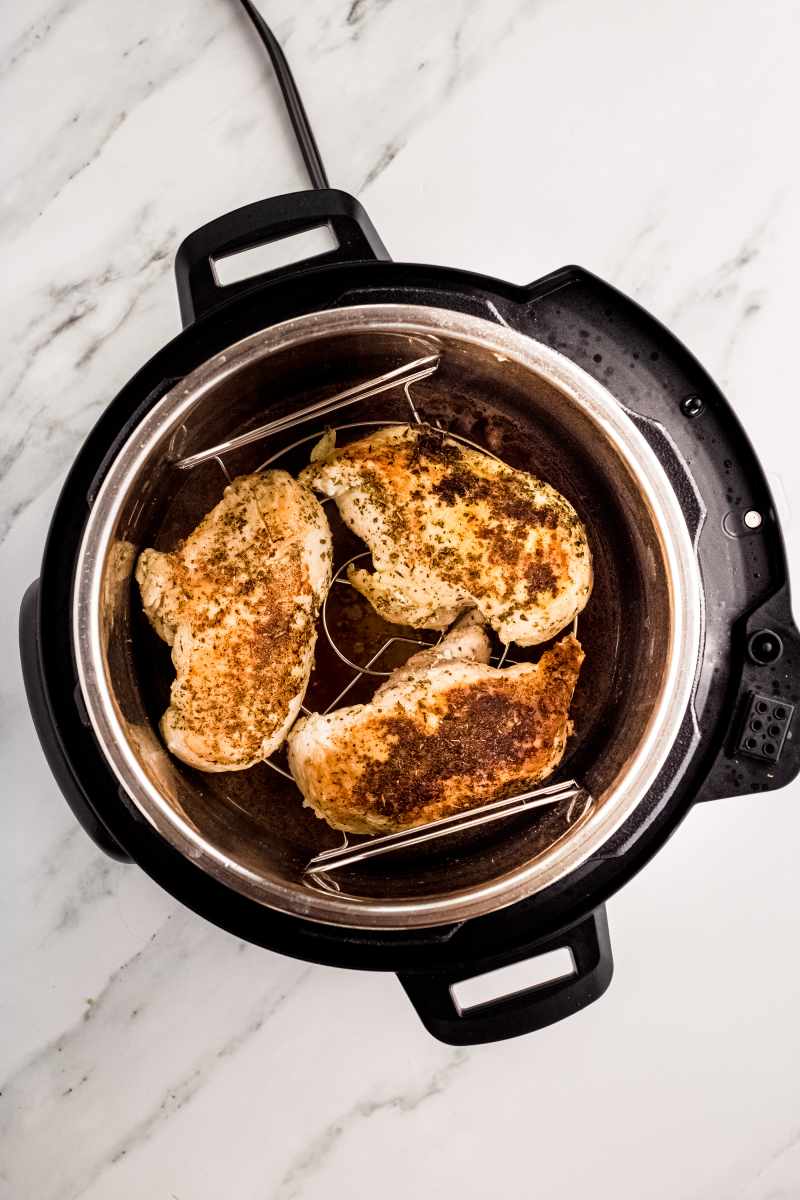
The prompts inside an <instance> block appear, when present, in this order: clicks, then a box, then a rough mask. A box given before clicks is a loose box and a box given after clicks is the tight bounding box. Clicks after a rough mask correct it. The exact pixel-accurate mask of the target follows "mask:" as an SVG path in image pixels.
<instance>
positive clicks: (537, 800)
mask: <svg viewBox="0 0 800 1200" xmlns="http://www.w3.org/2000/svg"><path fill="white" fill-rule="evenodd" d="M439 362H440V356H439V355H438V354H431V355H427V356H426V357H423V358H418V359H415V360H414V361H413V362H410V363H406V364H405V365H404V366H402V367H398V368H396V369H395V370H393V371H387V372H386V373H385V374H383V375H378V376H375V377H373V378H371V379H367V380H364V381H363V382H362V383H359V384H356V385H355V386H354V387H350V388H347V389H345V390H344V391H341V392H337V393H336V394H335V395H333V396H329V397H328V398H327V399H325V400H319V401H317V402H316V403H314V404H310V405H308V406H307V407H306V408H301V409H298V411H297V412H295V413H291V414H290V415H288V416H285V417H279V418H278V419H277V420H274V421H269V422H267V423H266V424H264V425H259V426H258V427H257V428H256V429H251V430H249V431H248V432H247V433H243V434H240V435H239V436H238V437H234V438H230V439H228V440H227V441H224V442H220V443H218V444H217V445H216V446H210V447H208V448H207V449H206V450H201V451H199V452H198V453H196V454H190V455H188V456H187V457H185V458H181V459H178V460H176V461H175V464H174V465H175V466H176V467H177V468H178V469H179V470H188V469H189V468H191V467H195V466H197V465H199V464H200V463H203V462H208V461H209V460H211V459H215V460H216V461H217V463H218V465H219V467H220V469H221V470H222V473H223V474H224V476H225V478H226V479H227V480H228V482H230V475H229V473H228V470H227V468H226V466H225V463H224V461H223V455H225V454H227V453H229V452H230V451H232V450H238V449H240V448H241V447H242V446H249V445H252V444H253V443H254V442H258V441H263V440H265V439H267V438H269V437H273V436H275V435H276V434H279V433H285V432H286V431H287V430H289V429H293V428H295V426H297V425H301V424H304V423H305V422H306V421H312V420H321V419H323V418H324V417H327V416H329V415H330V414H331V413H334V412H338V411H339V410H340V409H342V408H347V407H349V406H350V405H351V404H356V403H358V402H359V401H362V400H368V399H370V398H371V397H372V396H377V395H380V394H381V393H382V392H386V391H389V390H391V389H393V388H397V387H402V388H403V392H404V395H405V398H406V401H407V403H408V406H409V409H410V412H411V418H412V421H413V422H414V423H416V424H418V425H421V424H423V423H424V422H423V419H422V417H421V416H420V414H419V411H418V409H417V407H416V405H415V404H414V401H413V399H412V396H411V392H410V387H411V384H413V383H418V382H420V381H421V380H423V379H427V378H428V377H429V376H431V375H433V374H434V372H435V371H436V370H437V368H438V366H439ZM406 423H407V422H404V421H391V420H384V421H354V422H350V423H345V424H341V425H337V426H329V425H326V426H323V427H322V428H318V429H317V430H315V431H314V432H313V433H309V434H306V435H305V436H304V437H302V438H299V439H298V440H297V441H295V442H292V443H291V444H290V445H288V446H284V447H282V448H281V449H280V450H278V451H276V452H275V454H273V455H271V456H270V457H269V458H267V459H265V461H264V462H262V463H261V464H260V466H259V467H257V468H256V471H257V472H260V471H264V470H266V469H267V468H268V467H271V466H273V465H274V464H275V463H276V462H277V461H278V460H279V459H281V458H283V457H284V456H285V455H287V454H289V453H291V451H293V450H297V449H298V448H299V447H301V446H303V445H305V444H307V443H309V442H316V441H318V440H319V438H320V437H321V436H322V434H323V433H324V432H326V431H328V432H332V433H334V434H338V433H340V432H344V431H346V430H347V431H349V430H351V429H361V428H369V427H380V428H386V427H387V426H389V425H404V424H406ZM436 424H437V425H439V422H437V423H436ZM439 428H441V426H440V425H439ZM447 436H448V437H449V438H452V439H453V440H454V441H457V442H460V443H461V444H462V445H465V446H469V447H470V448H471V449H473V450H479V451H480V452H481V453H482V454H486V455H488V456H489V457H490V458H493V459H495V461H496V462H502V459H500V458H498V456H497V455H496V454H493V453H492V452H491V450H487V449H486V448H485V447H484V446H481V445H479V444H478V443H477V442H473V441H470V440H469V438H465V437H462V436H461V435H460V434H457V433H453V432H452V431H450V430H448V431H447ZM332 499H333V497H330V496H326V497H325V498H324V499H323V500H322V501H321V503H322V504H323V505H324V504H327V503H329V502H330V500H332ZM369 557H370V552H369V551H368V550H365V551H362V552H361V553H359V554H355V555H353V556H352V557H351V558H349V559H347V561H346V562H343V563H341V564H340V565H339V567H338V568H337V569H336V571H335V573H334V575H333V578H332V580H331V587H330V588H329V590H328V593H327V594H326V596H325V599H324V601H323V603H322V610H321V623H322V629H323V632H324V635H325V637H326V638H327V641H328V643H329V645H330V647H331V649H332V650H333V652H334V653H335V654H336V655H337V657H338V658H339V659H340V660H341V661H342V662H343V663H345V665H346V666H348V667H349V668H350V669H351V670H352V672H353V677H352V679H351V680H350V681H349V682H348V683H347V684H345V686H344V687H343V688H342V690H341V691H340V692H339V693H338V695H336V696H335V697H334V698H333V700H332V701H331V702H330V704H328V705H327V707H326V708H324V709H323V710H322V713H323V715H325V714H327V713H329V712H332V711H333V710H334V709H335V708H337V707H338V706H339V705H340V704H341V702H342V700H343V699H344V698H345V696H346V695H347V693H348V692H349V691H350V690H351V689H352V688H353V687H355V685H356V684H357V683H359V682H360V681H361V680H362V679H363V678H364V677H365V676H371V677H375V678H386V677H388V676H390V675H391V674H392V673H393V671H394V670H395V669H397V668H391V669H390V670H383V669H381V668H380V667H378V666H377V664H378V663H379V662H380V660H381V658H382V657H383V656H384V655H385V654H386V652H387V651H388V650H389V649H390V648H391V647H392V646H395V645H397V644H398V643H404V644H406V645H409V646H416V647H419V648H421V649H432V648H433V647H435V646H438V645H439V644H440V643H441V641H442V640H443V638H444V636H445V635H444V631H442V632H441V633H440V634H439V636H438V637H437V638H435V639H434V640H427V639H425V638H421V637H408V636H405V635H399V634H394V635H392V636H390V637H388V638H387V639H386V640H385V641H384V642H383V643H382V644H381V646H380V647H379V648H378V649H377V650H376V651H375V653H374V654H372V655H371V656H370V658H369V659H368V661H367V662H366V663H363V664H361V663H357V662H354V661H353V659H352V658H350V656H349V655H347V654H345V653H344V651H343V650H342V649H341V648H340V647H339V646H338V645H337V644H336V641H335V640H334V638H333V636H332V634H331V631H330V627H329V623H328V600H329V598H330V596H331V594H332V593H333V589H334V587H335V586H336V585H338V586H340V587H352V584H351V583H350V582H349V580H348V579H346V578H345V577H344V573H345V572H346V571H347V568H348V567H349V566H350V565H351V563H354V562H357V561H358V560H359V559H361V558H369ZM577 630H578V618H577V616H576V617H575V620H574V622H573V632H574V633H576V634H577ZM508 651H509V647H508V646H507V645H503V646H502V649H501V650H500V651H499V652H495V653H493V654H492V655H491V657H490V659H489V661H490V663H491V664H492V665H493V666H496V667H502V666H504V665H505V666H516V665H517V663H516V661H515V660H513V659H510V658H509V657H508ZM300 711H301V712H302V713H303V714H305V715H306V716H310V715H311V710H310V709H308V708H307V707H306V706H305V704H301V705H300ZM265 762H266V765H267V766H269V767H271V768H272V770H273V771H276V772H277V773H278V774H279V775H282V776H284V778H286V779H288V780H290V781H291V782H292V783H294V777H293V776H292V775H291V773H290V772H289V771H287V770H285V769H284V768H283V767H282V766H280V765H279V763H277V762H275V761H274V760H273V759H265ZM568 800H569V801H571V803H570V805H569V808H568V810H567V813H566V816H565V821H566V824H567V826H571V825H575V824H577V823H578V822H580V821H582V820H583V819H584V818H586V817H587V816H588V814H589V812H590V811H591V810H592V808H593V807H594V801H593V799H592V797H591V795H590V794H589V793H588V792H587V791H586V789H585V788H583V787H582V786H581V785H580V784H578V783H576V781H575V780H574V779H570V780H566V781H564V782H561V783H555V784H550V785H548V786H545V787H540V788H534V789H532V790H530V791H525V792H519V793H517V794H515V795H513V796H508V797H505V798H504V799H501V800H493V801H490V802H489V803H487V804H482V805H479V806H477V807H475V808H470V809H466V810H465V811H464V812H460V813H456V814H454V815H452V816H449V817H441V818H440V819H438V820H436V821H429V822H426V823H425V824H424V825H416V826H414V827H413V828H411V829H407V830H402V831H400V832H398V833H390V834H386V835H385V836H381V837H370V838H369V839H368V840H366V841H363V842H355V843H351V842H349V841H348V838H347V834H346V833H343V835H342V837H343V840H342V843H341V844H340V845H339V846H336V847H334V848H333V849H330V850H323V851H322V852H321V853H319V854H316V855H314V857H313V858H311V859H310V860H309V862H308V864H307V865H306V867H305V870H304V872H303V878H304V879H305V881H306V883H307V884H308V885H309V886H314V887H318V888H321V889H323V890H324V891H332V892H337V893H338V892H339V891H340V888H339V884H338V883H337V882H336V880H334V879H332V878H330V872H332V871H336V870H341V869H342V868H344V867H348V866H353V865H355V864H356V863H361V862H365V861H367V860H369V859H372V858H377V857H379V856H381V855H384V854H390V853H394V852H397V851H399V850H405V849H407V848H408V847H410V846H416V845H418V844H420V843H423V842H428V841H434V840H437V839H439V838H444V837H448V836H451V835H453V834H456V833H460V832H463V831H464V830H466V829H474V828H476V827H478V826H483V825H489V824H491V823H493V822H495V821H499V820H503V819H506V818H508V817H514V816H517V815H519V814H520V813H524V812H529V811H531V810H534V809H538V808H543V807H550V806H553V805H556V804H560V803H562V802H564V801H568Z"/></svg>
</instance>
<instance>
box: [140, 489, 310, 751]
mask: <svg viewBox="0 0 800 1200" xmlns="http://www.w3.org/2000/svg"><path fill="white" fill-rule="evenodd" d="M331 559H332V548H331V533H330V528H329V526H328V522H327V519H326V517H325V514H324V512H323V511H322V507H321V506H320V504H319V502H318V501H317V499H316V498H315V497H314V496H313V495H312V494H311V492H309V491H308V490H307V489H306V488H305V487H303V486H302V485H301V484H299V483H297V482H296V480H294V479H292V477H291V475H287V474H286V472H285V471H267V472H265V473H264V474H263V475H242V476H240V477H239V478H238V479H234V481H233V482H232V483H231V484H230V485H229V486H228V487H227V488H226V489H225V493H224V495H223V498H222V500H220V502H219V504H217V505H216V507H215V508H213V509H212V510H211V512H210V513H208V514H207V516H205V517H204V518H203V520H202V521H201V522H200V524H199V525H198V526H197V528H196V529H195V530H194V532H193V533H191V534H190V535H189V537H187V538H186V539H185V541H183V542H182V543H181V544H180V545H179V546H178V547H177V549H176V550H174V551H173V552H172V553H171V554H162V553H161V552H160V551H158V550H144V551H143V552H142V554H141V555H140V556H139V561H138V563H137V566H136V579H137V581H138V584H139V588H140V590H141V596H142V603H143V605H144V611H145V613H146V614H147V616H148V618H149V619H150V622H151V624H152V625H153V628H154V629H155V630H156V632H157V633H158V634H159V636H160V637H162V638H163V639H164V641H166V642H168V643H169V645H171V646H172V661H173V664H174V666H175V672H176V674H175V680H174V682H173V684H172V688H171V693H170V705H169V708H168V709H167V711H166V712H165V713H164V716H163V717H162V720H161V732H162V735H163V737H164V741H165V742H166V744H167V746H168V748H169V749H170V750H171V751H172V753H173V754H175V755H177V757H178V758H180V759H182V760H183V761H184V762H186V763H188V764H189V765H190V766H192V767H197V768H199V770H201V771H241V770H244V769H245V768H246V767H250V766H252V765H253V764H254V763H257V762H260V761H261V760H262V759H265V758H268V757H269V755H270V754H272V752H273V751H274V750H275V749H277V747H278V746H279V745H280V744H281V743H282V742H283V740H284V738H285V736H286V732H287V730H288V729H289V727H290V726H291V724H292V722H293V721H294V719H295V717H296V716H297V713H298V712H299V709H300V705H301V703H302V700H303V696H304V694H305V690H306V686H307V684H308V677H309V674H310V672H311V666H312V663H313V658H314V645H315V642H316V637H317V633H316V620H317V614H318V611H319V607H320V605H321V603H322V600H323V598H324V596H325V593H326V591H327V589H328V586H329V584H330V578H331Z"/></svg>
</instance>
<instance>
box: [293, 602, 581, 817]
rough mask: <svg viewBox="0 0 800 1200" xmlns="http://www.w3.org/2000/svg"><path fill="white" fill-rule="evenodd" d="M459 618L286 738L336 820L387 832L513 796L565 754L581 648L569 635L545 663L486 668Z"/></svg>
mask: <svg viewBox="0 0 800 1200" xmlns="http://www.w3.org/2000/svg"><path fill="white" fill-rule="evenodd" d="M488 658H489V643H488V639H487V638H486V635H485V633H484V631H483V628H482V627H481V626H480V625H475V624H474V623H471V621H470V618H469V617H467V618H466V619H462V621H461V622H459V624H458V625H457V626H456V627H455V628H454V629H453V630H452V631H451V632H450V633H449V634H448V635H447V637H446V638H445V639H444V641H443V642H442V643H441V645H440V646H437V647H436V648H435V649H433V650H425V651H423V652H422V653H421V654H416V655H414V656H413V658H411V659H409V661H408V662H407V663H406V664H405V666H403V667H401V668H399V669H398V670H397V671H395V672H394V673H393V674H392V675H391V676H390V678H389V679H388V680H387V682H386V683H385V684H384V685H383V687H381V688H380V689H379V691H378V692H377V693H376V694H375V696H374V697H373V699H372V700H371V701H370V703H369V704H357V705H353V706H352V707H350V708H340V709H338V710H337V711H336V712H332V713H328V714H327V715H322V714H313V715H312V716H309V717H304V718H302V719H301V720H300V721H298V722H297V724H296V725H295V727H294V728H293V729H292V731H291V733H290V734H289V738H288V745H289V766H290V768H291V771H292V774H293V776H294V778H295V780H296V782H297V785H298V787H299V788H300V790H301V792H302V793H303V796H304V798H305V802H306V804H307V805H309V806H310V807H311V808H313V809H314V811H315V812H316V814H317V816H319V817H324V819H325V820H326V821H327V822H328V824H329V825H332V826H333V827H334V829H344V830H348V831H350V832H352V833H388V832H392V831H394V830H399V829H408V828H411V827H412V826H414V825H422V824H425V823H426V822H428V821H434V820H436V819H437V818H438V817H444V816H448V815H449V814H451V813H455V812H460V811H461V810H463V809H467V808H470V807H472V806H473V805H476V804H485V803H488V802H489V801H491V800H497V799H500V798H502V797H503V796H509V795H513V794H514V793H515V792H516V791H521V790H524V788H525V787H526V786H528V785H530V786H532V785H534V784H536V783H538V782H539V781H540V780H542V779H544V778H546V776H548V775H549V774H551V772H552V771H553V770H554V769H555V768H556V766H557V765H558V763H559V762H560V761H561V758H562V756H563V754H564V747H565V745H566V741H567V738H568V736H569V734H570V732H571V722H570V720H569V706H570V703H571V701H572V693H573V691H574V689H575V684H576V682H577V678H578V672H579V670H580V666H581V663H582V661H583V651H582V650H581V647H580V644H579V642H578V641H577V639H576V638H574V637H573V636H572V635H569V636H567V637H565V638H562V640H561V641H560V642H557V643H556V644H555V645H554V646H553V647H552V648H551V649H549V650H546V651H545V652H544V653H543V654H542V656H541V658H540V659H539V662H538V663H536V664H532V663H521V664H518V665H517V666H513V667H507V668H502V669H498V668H497V667H492V666H489V665H488Z"/></svg>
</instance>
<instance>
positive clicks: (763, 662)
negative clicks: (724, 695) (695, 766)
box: [697, 584, 800, 800]
mask: <svg viewBox="0 0 800 1200" xmlns="http://www.w3.org/2000/svg"><path fill="white" fill-rule="evenodd" d="M729 654H730V658H731V660H732V662H733V664H734V672H733V677H732V686H733V687H734V688H735V689H736V694H735V695H734V696H732V698H731V702H730V712H731V714H732V721H731V724H730V727H729V729H728V730H727V734H726V736H725V738H724V740H723V741H722V743H721V745H720V746H719V747H718V750H717V754H716V758H715V759H714V760H713V762H712V764H711V765H710V769H709V770H708V773H707V775H706V778H705V780H704V782H703V784H702V785H701V787H700V789H699V793H698V796H697V799H698V800H717V799H723V798H725V797H728V796H739V795H749V794H750V793H752V792H766V791H772V790H774V789H776V788H782V787H785V786H786V785H787V784H788V783H791V781H792V780H793V779H795V778H796V777H797V775H798V774H800V705H799V704H798V690H800V631H798V629H797V626H796V625H795V622H794V617H793V616H792V605H791V600H790V596H789V586H788V584H784V586H783V587H782V588H780V589H779V590H778V591H777V592H776V594H775V595H774V596H771V597H770V598H769V600H767V601H766V602H765V603H764V604H761V605H759V606H758V607H757V608H755V609H754V610H753V611H752V612H751V613H749V614H748V616H747V617H746V618H745V619H744V620H742V621H741V622H740V623H739V625H738V626H737V627H735V628H734V630H733V636H732V639H731V646H730V651H729ZM736 664H738V670H737V669H736Z"/></svg>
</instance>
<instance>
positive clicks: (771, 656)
mask: <svg viewBox="0 0 800 1200" xmlns="http://www.w3.org/2000/svg"><path fill="white" fill-rule="evenodd" d="M747 653H748V654H749V655H750V657H751V659H752V660H753V662H755V663H758V664H759V666H762V667H763V666H769V664H770V663H774V662H777V661H778V659H779V658H780V656H781V655H782V654H783V642H782V641H781V639H780V638H779V637H778V635H777V633H775V632H774V631H773V630H772V629H759V630H758V631H757V632H756V633H753V634H751V636H750V640H749V641H748V643H747Z"/></svg>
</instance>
